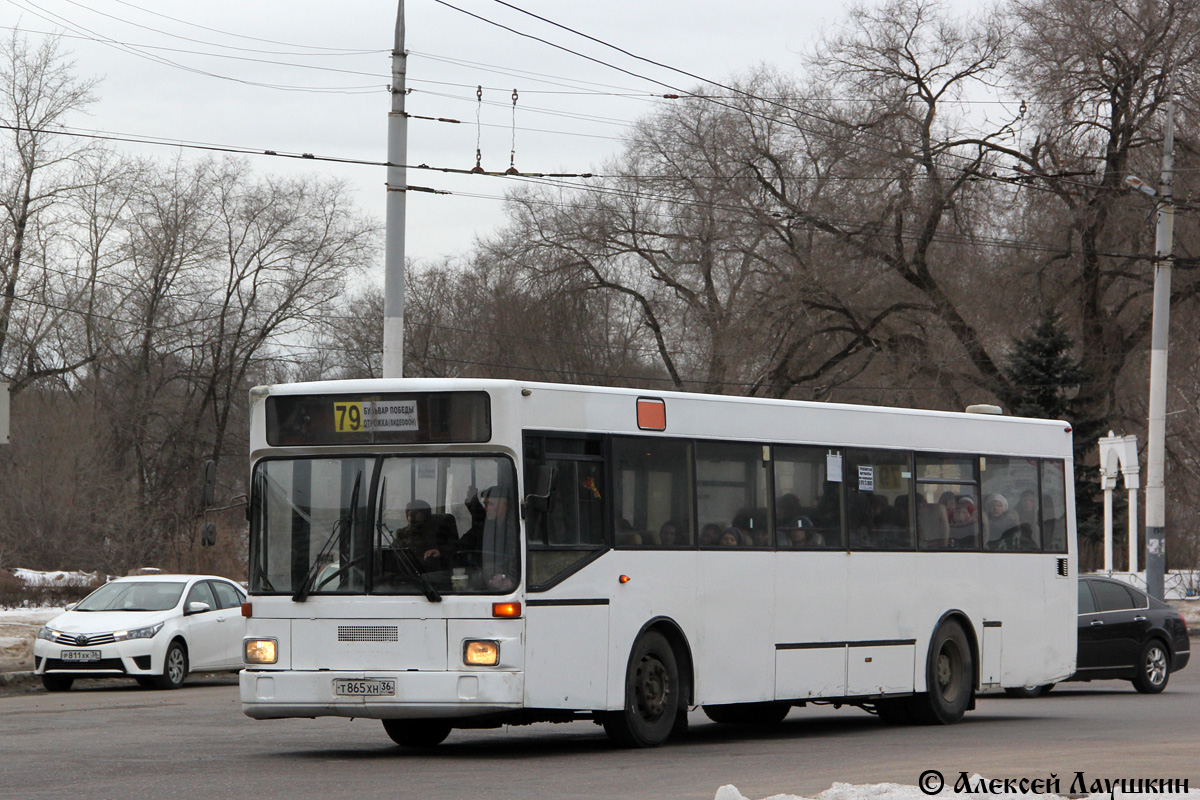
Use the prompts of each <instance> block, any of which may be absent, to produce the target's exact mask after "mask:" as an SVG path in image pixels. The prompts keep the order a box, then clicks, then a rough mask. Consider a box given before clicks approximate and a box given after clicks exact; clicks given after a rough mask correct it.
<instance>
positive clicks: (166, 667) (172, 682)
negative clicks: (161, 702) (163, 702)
mask: <svg viewBox="0 0 1200 800" xmlns="http://www.w3.org/2000/svg"><path fill="white" fill-rule="evenodd" d="M187 675H188V660H187V651H185V650H184V649H183V643H182V642H180V641H179V640H178V639H177V640H175V641H173V642H171V644H170V646H168V647H167V656H166V658H165V659H163V673H162V675H159V676H158V677H156V678H155V679H154V685H155V686H157V687H158V688H159V689H178V688H179V687H180V686H183V681H184V679H185V678H186V677H187Z"/></svg>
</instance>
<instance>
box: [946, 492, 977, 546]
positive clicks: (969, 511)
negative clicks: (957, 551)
mask: <svg viewBox="0 0 1200 800" xmlns="http://www.w3.org/2000/svg"><path fill="white" fill-rule="evenodd" d="M978 537H979V518H978V515H977V513H976V507H975V498H974V497H972V496H971V495H969V494H960V495H959V496H958V497H956V498H955V500H954V515H953V517H951V520H950V539H951V541H953V542H954V547H958V548H966V549H971V548H976V547H979V538H978Z"/></svg>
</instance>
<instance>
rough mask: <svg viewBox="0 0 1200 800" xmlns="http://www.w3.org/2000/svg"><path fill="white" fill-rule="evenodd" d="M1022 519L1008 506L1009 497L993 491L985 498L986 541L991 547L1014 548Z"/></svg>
mask: <svg viewBox="0 0 1200 800" xmlns="http://www.w3.org/2000/svg"><path fill="white" fill-rule="evenodd" d="M1020 527H1021V520H1019V519H1017V515H1016V514H1014V513H1013V512H1012V510H1011V509H1009V507H1008V498H1006V497H1005V496H1004V495H1002V494H1000V493H999V492H993V493H992V494H989V495H988V496H987V497H985V498H983V530H984V536H985V538H984V541H985V542H987V546H988V548H989V549H993V550H1005V549H1012V543H1013V540H1014V539H1015V537H1016V536H1017V534H1018V533H1019V531H1020Z"/></svg>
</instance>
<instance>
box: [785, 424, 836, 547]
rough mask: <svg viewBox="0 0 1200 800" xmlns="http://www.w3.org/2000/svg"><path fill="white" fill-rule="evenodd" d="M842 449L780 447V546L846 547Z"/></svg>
mask: <svg viewBox="0 0 1200 800" xmlns="http://www.w3.org/2000/svg"><path fill="white" fill-rule="evenodd" d="M830 463H833V464H835V465H840V464H841V451H840V450H837V449H834V448H828V447H776V448H774V466H775V503H774V505H775V542H776V544H777V545H778V547H779V548H780V549H785V550H789V549H796V550H822V549H826V550H827V549H840V548H842V547H843V546H844V545H843V541H844V538H843V536H842V485H843V484H842V475H841V472H840V471H839V472H837V473H836V474H830V472H829V465H830Z"/></svg>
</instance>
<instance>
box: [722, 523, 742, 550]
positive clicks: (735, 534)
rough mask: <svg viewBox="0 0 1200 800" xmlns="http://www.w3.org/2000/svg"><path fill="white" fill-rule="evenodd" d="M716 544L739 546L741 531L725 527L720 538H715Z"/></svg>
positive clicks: (740, 543)
mask: <svg viewBox="0 0 1200 800" xmlns="http://www.w3.org/2000/svg"><path fill="white" fill-rule="evenodd" d="M717 545H718V546H720V547H741V546H742V532H741V531H739V530H738V529H737V528H726V529H725V532H724V533H722V534H721V538H720V539H717Z"/></svg>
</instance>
